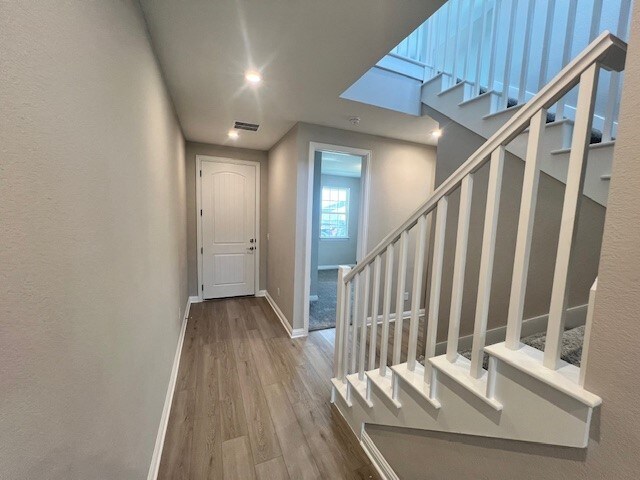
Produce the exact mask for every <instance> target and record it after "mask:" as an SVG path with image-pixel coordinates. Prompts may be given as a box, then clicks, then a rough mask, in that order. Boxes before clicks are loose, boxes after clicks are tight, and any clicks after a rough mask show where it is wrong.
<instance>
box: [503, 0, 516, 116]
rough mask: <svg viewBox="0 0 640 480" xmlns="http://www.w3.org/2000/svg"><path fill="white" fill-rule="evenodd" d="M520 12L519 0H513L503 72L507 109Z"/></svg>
mask: <svg viewBox="0 0 640 480" xmlns="http://www.w3.org/2000/svg"><path fill="white" fill-rule="evenodd" d="M517 12H518V0H511V12H510V15H509V17H510V18H509V25H507V51H506V54H505V59H504V71H503V72H502V98H501V99H500V104H501V105H502V108H503V109H505V108H507V106H508V105H509V85H510V84H511V64H512V60H513V36H514V33H515V28H514V27H515V23H516V13H517Z"/></svg>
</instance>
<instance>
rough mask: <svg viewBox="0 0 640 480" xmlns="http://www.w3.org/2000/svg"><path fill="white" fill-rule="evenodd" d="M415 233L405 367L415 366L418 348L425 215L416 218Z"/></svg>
mask: <svg viewBox="0 0 640 480" xmlns="http://www.w3.org/2000/svg"><path fill="white" fill-rule="evenodd" d="M417 228H418V230H417V234H416V252H415V255H414V261H413V286H412V292H411V320H410V322H409V340H408V346H407V367H408V368H409V370H411V371H413V370H415V368H416V351H417V348H418V326H419V323H420V297H421V296H422V277H423V273H424V253H425V249H426V243H427V217H426V216H425V215H422V216H421V217H420V218H419V219H418V227H417Z"/></svg>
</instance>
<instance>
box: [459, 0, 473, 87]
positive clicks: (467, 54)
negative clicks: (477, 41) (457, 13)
mask: <svg viewBox="0 0 640 480" xmlns="http://www.w3.org/2000/svg"><path fill="white" fill-rule="evenodd" d="M468 4H469V13H468V17H469V18H468V19H467V20H468V21H467V47H466V48H465V50H464V52H463V55H462V60H463V62H462V78H463V80H467V79H469V78H470V77H471V78H473V77H472V76H471V75H469V72H468V64H469V62H470V61H471V60H472V59H473V58H474V57H473V55H471V49H472V48H473V30H474V23H473V17H474V13H475V0H469V2H468Z"/></svg>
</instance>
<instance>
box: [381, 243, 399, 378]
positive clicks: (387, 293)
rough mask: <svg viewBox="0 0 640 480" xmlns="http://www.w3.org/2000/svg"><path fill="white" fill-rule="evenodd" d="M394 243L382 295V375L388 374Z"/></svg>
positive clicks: (388, 248)
mask: <svg viewBox="0 0 640 480" xmlns="http://www.w3.org/2000/svg"><path fill="white" fill-rule="evenodd" d="M394 248H395V247H394V245H393V244H391V245H389V246H388V247H387V258H386V264H385V269H384V293H383V297H382V336H381V339H380V375H382V376H383V377H384V376H386V375H387V363H388V359H387V351H388V349H389V311H390V310H391V282H392V280H393V250H394Z"/></svg>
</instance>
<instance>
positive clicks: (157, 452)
mask: <svg viewBox="0 0 640 480" xmlns="http://www.w3.org/2000/svg"><path fill="white" fill-rule="evenodd" d="M193 299H195V301H192V300H193ZM198 302H199V299H198V297H189V299H188V300H187V306H186V308H185V310H184V317H182V326H181V327H180V335H179V336H178V346H177V347H176V354H175V356H174V357H173V367H172V368H171V376H170V377H169V386H168V387H167V395H166V396H165V399H164V407H163V409H162V416H161V417H160V426H159V427H158V435H157V436H156V445H155V447H154V448H153V455H152V456H151V465H150V466H149V473H148V475H147V480H156V479H157V478H158V469H159V468H160V459H161V458H162V447H163V446H164V438H165V436H166V434H167V425H168V424H169V415H170V414H171V404H172V403H173V393H174V391H175V388H176V381H177V379H178V369H179V368H180V357H181V355H182V344H183V343H184V335H185V331H186V329H187V321H188V320H189V312H190V311H191V304H192V303H198Z"/></svg>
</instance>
